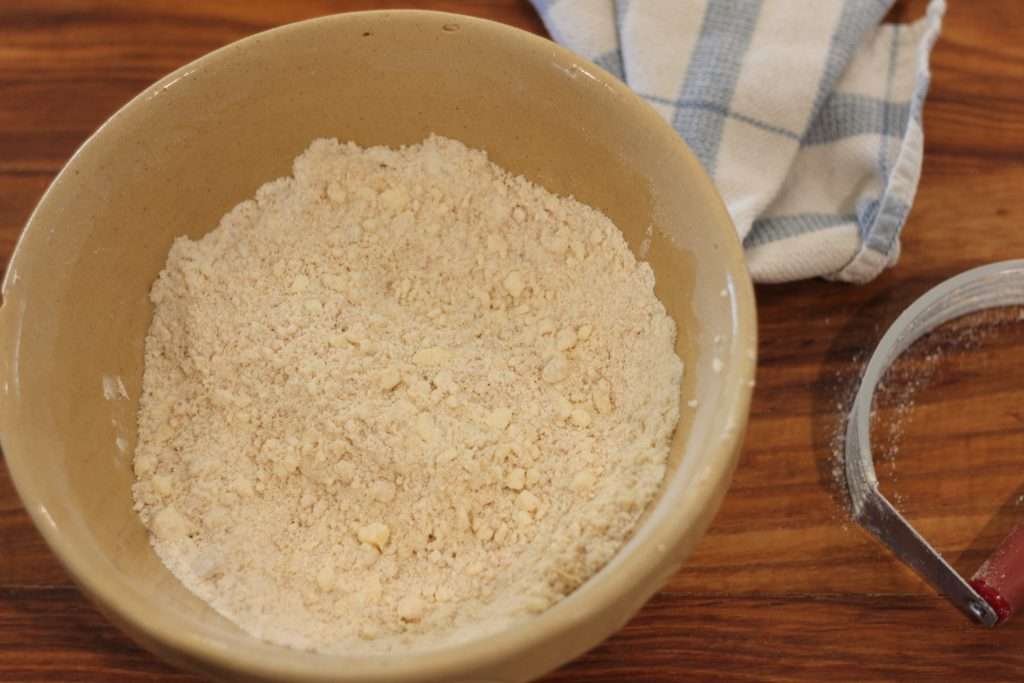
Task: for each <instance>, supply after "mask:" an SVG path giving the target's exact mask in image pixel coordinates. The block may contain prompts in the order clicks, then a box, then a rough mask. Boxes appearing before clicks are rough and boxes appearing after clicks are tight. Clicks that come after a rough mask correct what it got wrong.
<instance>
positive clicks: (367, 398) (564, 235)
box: [134, 137, 683, 654]
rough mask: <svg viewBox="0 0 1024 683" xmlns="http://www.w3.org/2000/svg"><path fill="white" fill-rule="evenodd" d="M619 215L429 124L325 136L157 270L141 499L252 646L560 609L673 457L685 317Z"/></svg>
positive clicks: (355, 642)
mask: <svg viewBox="0 0 1024 683" xmlns="http://www.w3.org/2000/svg"><path fill="white" fill-rule="evenodd" d="M653 285H654V276H653V274H652V272H651V269H650V268H649V267H648V266H647V264H645V263H639V262H637V261H636V260H635V259H634V257H633V255H632V254H631V252H630V251H629V249H628V248H627V246H626V244H625V242H624V241H623V238H622V234H621V233H620V232H619V231H618V229H617V228H616V227H615V226H614V225H613V224H612V222H611V221H610V220H608V218H606V217H605V216H604V215H602V214H601V213H599V212H598V211H596V210H594V209H592V208H589V207H587V206H584V205H583V204H580V203H579V202H577V201H575V200H573V199H569V198H564V197H556V196H554V195H552V194H550V193H548V192H546V191H545V190H543V189H541V188H540V187H538V186H536V185H532V184H531V183H529V182H528V181H526V180H525V179H523V178H521V177H514V176H512V175H510V174H508V173H506V172H505V171H503V170H501V169H500V168H498V167H497V166H495V165H494V164H492V163H491V162H489V161H488V159H487V157H486V155H485V154H484V153H483V152H480V151H475V150H471V149H468V148H466V147H465V146H464V145H462V144H461V143H458V142H456V141H453V140H449V139H445V138H441V137H431V138H429V139H427V140H426V141H424V142H423V143H422V144H419V145H414V146H411V147H406V148H402V149H399V150H392V149H385V148H380V147H376V148H372V149H361V148H359V147H357V146H355V145H353V144H341V143H339V142H337V141H335V140H317V141H315V142H314V143H313V144H312V146H311V147H310V148H309V149H308V150H307V151H306V152H305V153H304V154H302V155H301V156H300V157H299V158H298V159H296V161H295V165H294V176H293V177H289V178H282V179H279V180H275V181H273V182H270V183H267V184H266V185H264V186H263V187H261V188H260V189H259V191H258V192H257V193H256V197H255V198H254V199H252V200H249V201H245V202H243V203H241V204H239V205H238V206H237V207H235V208H234V209H233V210H232V211H231V212H230V213H228V214H227V215H226V216H225V217H224V218H223V219H222V221H221V223H220V225H219V226H218V227H217V228H216V229H215V230H214V231H212V232H211V233H209V234H208V235H206V236H205V237H203V238H202V239H200V240H198V241H192V240H189V239H187V238H184V237H182V238H180V239H178V240H177V241H176V242H175V244H174V246H173V248H172V249H171V252H170V255H169V257H168V260H167V265H166V268H165V269H164V271H163V272H162V273H160V276H159V278H158V279H157V281H156V283H155V284H154V286H153V289H152V294H151V298H152V301H153V304H154V305H155V315H154V319H153V323H152V327H151V329H150V332H149V336H148V337H147V338H146V358H145V375H144V378H143V396H142V402H141V409H140V412H139V445H138V448H137V451H136V455H135V465H134V466H135V473H136V475H137V478H138V480H137V482H136V484H135V486H134V494H135V501H136V508H137V510H138V512H139V514H140V516H141V517H142V520H143V521H144V523H145V524H146V526H147V527H148V528H149V529H150V531H151V532H152V541H153V546H154V547H155V549H156V552H157V553H158V554H159V556H160V557H161V558H162V560H163V561H164V562H165V563H166V565H167V566H168V567H169V568H170V570H171V571H172V572H173V573H174V574H175V576H177V577H178V578H179V579H180V580H181V581H182V583H184V584H185V585H186V586H187V587H188V588H189V589H190V590H192V591H193V592H194V593H195V594H196V595H198V596H199V597H201V598H202V599H203V600H205V601H206V602H208V603H209V604H211V605H212V606H213V607H214V608H215V609H216V610H217V611H219V612H220V613H221V614H223V615H224V616H225V617H227V618H228V619H230V620H232V621H234V622H235V623H237V624H238V625H239V626H240V627H242V628H243V629H244V630H246V631H247V632H249V633H251V634H252V635H254V636H256V637H259V638H263V639H265V640H267V641H270V642H274V643H278V644H282V645H287V646H292V647H296V648H302V649H310V650H319V651H324V652H344V653H348V654H359V653H371V652H386V651H389V650H391V649H395V648H402V650H403V651H409V650H410V649H423V648H429V647H433V646H437V645H441V644H447V643H452V642H456V641H460V640H465V639H468V638H472V637H476V636H479V635H482V634H485V633H489V632H492V631H494V630H497V629H500V628H502V627H504V626H507V625H509V624H510V623H514V622H516V621H520V620H523V619H527V618H528V617H529V615H530V614H532V613H537V612H540V611H542V610H544V609H546V608H547V607H549V606H550V605H552V604H554V603H555V602H557V601H558V600H560V599H561V598H563V597H564V596H566V595H567V594H568V593H570V592H571V591H572V590H573V589H575V588H576V587H577V586H579V585H580V584H581V583H582V582H583V581H585V580H586V579H587V578H588V577H590V576H591V575H592V574H594V572H596V571H597V570H598V569H600V568H601V567H602V566H603V565H604V564H605V563H606V562H607V561H608V560H609V559H610V558H611V557H612V555H613V554H614V553H615V552H616V551H617V550H618V549H619V548H620V547H621V546H622V544H623V543H624V542H625V540H626V539H627V537H628V536H629V534H630V532H631V531H632V529H633V527H634V525H635V524H636V522H637V519H638V518H639V516H640V515H641V513H642V512H643V511H644V509H645V507H646V506H647V504H648V503H649V502H650V501H651V499H652V498H653V496H654V495H655V492H656V490H657V489H658V487H659V484H660V482H661V480H662V478H663V476H664V473H665V460H666V456H667V455H668V448H669V440H670V438H671V436H672V433H673V430H674V428H675V424H676V419H677V417H678V408H679V406H678V397H679V384H680V381H681V376H682V371H683V368H682V363H681V362H680V360H679V358H678V357H677V356H676V355H675V353H674V351H673V343H674V339H675V333H676V330H675V326H674V324H673V322H672V320H671V319H670V318H669V317H668V316H667V315H666V314H665V310H664V308H663V307H662V305H661V303H659V301H658V300H657V299H656V298H655V296H654V292H653Z"/></svg>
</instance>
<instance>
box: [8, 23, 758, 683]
mask: <svg viewBox="0 0 1024 683" xmlns="http://www.w3.org/2000/svg"><path fill="white" fill-rule="evenodd" d="M431 132H434V133H438V134H441V135H446V136H449V137H452V138H456V139H458V140H461V141H463V142H465V143H466V144H468V145H470V146H471V147H478V148H482V149H485V150H486V151H487V152H488V153H489V154H490V156H491V159H492V160H493V161H495V162H496V163H498V164H499V165H501V166H503V167H505V168H507V169H510V170H511V171H514V172H515V173H521V174H524V175H525V176H527V177H528V178H530V179H532V180H533V181H535V182H537V183H540V184H541V185H543V186H545V187H546V188H547V189H549V190H551V191H553V192H556V193H559V194H570V195H573V196H575V197H577V198H578V199H580V200H581V201H583V202H586V203H588V204H591V205H593V206H595V207H597V208H599V209H601V210H602V211H604V212H605V213H606V214H607V215H608V216H610V217H611V218H612V219H613V220H614V221H615V223H616V224H617V225H618V226H619V227H620V228H621V229H622V231H623V232H624V234H625V236H626V239H627V241H628V243H629V245H630V247H631V248H632V249H633V250H634V251H635V252H636V253H637V254H638V255H639V256H640V257H642V258H644V259H646V260H647V261H649V262H650V264H651V266H652V267H653V269H654V272H655V275H656V278H657V288H656V292H657V294H658V296H659V297H660V298H661V299H662V301H663V302H664V304H665V306H666V308H667V309H668V312H669V314H670V315H672V316H673V317H674V318H675V320H676V321H677V323H678V326H679V340H678V345H677V350H678V352H679V355H680V356H681V357H682V358H683V359H684V362H685V363H686V378H685V382H684V385H683V387H682V400H683V406H684V407H683V417H682V419H681V421H680V424H679V426H678V428H677V430H676V433H675V437H674V440H673V446H672V456H671V466H670V468H669V471H668V474H667V476H666V479H665V482H664V485H663V488H662V490H661V492H660V495H659V498H658V500H657V501H656V504H654V505H653V506H652V508H651V509H650V510H649V511H648V513H647V514H646V515H645V517H644V519H643V520H642V523H641V524H640V525H639V526H638V528H637V530H636V532H635V533H634V535H633V536H632V538H631V540H630V541H629V542H628V543H627V544H626V545H625V546H624V547H623V548H622V550H621V551H620V552H619V553H618V554H617V555H616V556H615V558H614V559H613V560H612V561H611V562H610V563H609V564H608V565H607V566H605V567H604V568H603V569H602V570H601V571H600V572H599V573H598V574H596V575H595V576H594V577H592V578H591V579H590V580H588V581H587V582H586V583H585V584H584V585H583V586H582V587H580V588H579V589H578V590H577V591H576V592H574V593H573V594H572V595H570V596H569V597H567V598H566V599H565V600H564V601H562V602H561V603H559V604H557V605H556V606H554V607H553V608H551V609H550V610H548V611H546V612H544V613H543V614H541V615H538V616H536V617H535V618H532V619H531V620H530V621H528V622H526V623H523V624H522V625H520V626H516V627H513V628H510V629H508V630H506V631H504V632H501V633H498V634H495V635H492V636H488V637H484V638H480V639H478V640H475V641H472V642H469V643H466V644H463V645H460V646H458V647H456V648H447V649H438V650H433V651H428V652H425V653H422V654H394V655H389V656H386V657H376V658H374V657H338V656H326V655H318V654H313V653H309V652H300V651H295V650H289V649H285V648H281V647H276V646H274V645H269V644H266V643H263V642H260V641H257V640H256V639H254V638H252V637H250V636H248V635H246V634H245V633H243V632H242V631H241V630H240V629H239V628H237V627H236V626H234V625H233V624H231V623H229V622H228V621H227V620H225V619H224V618H222V617H220V616H219V615H217V614H216V613H214V612H213V611H212V610H211V609H210V608H208V607H207V606H206V605H205V604H204V603H202V602H201V601H200V600H198V599H197V598H196V597H194V596H193V595H192V594H191V593H189V592H188V591H187V590H186V589H185V588H184V587H182V586H181V585H180V584H179V583H178V582H177V581H176V580H175V579H174V578H173V577H172V576H171V574H170V573H169V572H168V571H167V570H166V569H165V568H164V566H163V565H162V564H161V563H160V561H159V560H158V559H157V557H156V555H155V554H154V553H153V551H152V549H151V548H150V544H149V541H148V538H147V534H146V530H145V529H144V528H143V526H142V524H141V523H140V521H139V519H138V517H137V516H136V514H135V513H134V512H133V510H132V498H131V493H130V486H131V483H132V479H133V474H132V467H131V457H132V452H133V448H134V442H135V436H136V428H135V425H136V410H137V404H138V398H139V391H140V384H141V375H142V358H143V355H142V353H143V338H144V336H145V333H146V331H147V328H148V326H149V323H150V319H151V315H152V308H151V305H150V302H149V300H148V298H147V295H148V292H149V288H150V286H151V285H152V283H153V280H154V278H155V277H156V275H157V273H158V272H159V271H160V269H161V267H162V266H163V263H164V261H165V259H166V256H167V252H168V249H169V247H170V245H171V242H172V240H173V239H174V238H175V237H176V236H178V235H182V234H186V235H189V236H191V237H193V238H197V237H199V236H200V235H202V234H203V233H205V232H207V231H208V230H211V229H212V228H213V227H215V226H216V224H217V222H218V219H219V218H220V217H221V216H222V215H223V214H224V213H225V212H226V211H227V210H228V209H230V208H231V207H232V206H234V205H235V204H237V203H238V202H240V201H242V200H243V199H246V198H248V197H250V196H251V195H252V194H253V193H254V192H255V190H256V188H258V187H259V186H260V185H261V184H262V183H264V182H266V181H267V180H270V179H273V178H276V177H279V176H282V175H287V174H288V173H289V172H290V162H291V160H292V159H293V158H294V157H295V156H296V155H297V154H299V153H300V152H302V151H303V150H304V149H305V148H306V147H307V146H308V144H309V143H310V141H312V140H313V139H314V138H317V137H324V136H327V137H338V138H340V139H343V140H353V141H355V142H357V143H359V144H361V145H381V144H384V145H401V144H407V143H415V142H418V141H420V140H422V139H423V138H424V137H425V136H427V135H428V134H429V133H431ZM716 340H717V342H716ZM755 346H756V341H755V310H754V299H753V294H752V289H751V284H750V280H749V278H748V276H747V272H746V268H745V266H744V261H743V253H742V249H741V246H740V244H739V242H738V240H737V237H736V233H735V231H734V228H733V225H732V223H731V222H730V220H729V217H728V215H727V214H726V211H725V209H724V208H723V205H722V202H721V200H720V198H719V196H718V195H717V194H716V192H715V190H714V188H713V187H712V185H711V183H710V181H709V180H708V177H707V176H706V175H705V173H704V171H703V170H702V169H701V167H700V165H699V164H698V162H697V161H696V159H695V158H694V156H693V155H692V154H691V153H690V152H689V151H688V149H687V148H686V146H685V145H684V144H683V142H681V140H680V139H679V137H678V136H677V135H676V134H675V133H674V132H673V131H672V129H671V128H670V127H669V126H668V125H667V124H666V123H665V122H664V121H663V120H662V119H661V118H660V117H659V115H658V114H657V113H656V112H655V111H654V110H653V109H651V108H650V107H649V106H648V105H647V104H645V103H644V102H643V101H642V100H641V99H640V98H639V97H637V96H636V95H634V94H633V93H632V92H630V91H629V90H628V89H627V88H626V87H625V86H624V85H623V84H621V83H620V82H619V81H617V80H616V79H615V78H614V77H612V76H610V75H609V74H607V73H605V72H603V71H601V70H600V69H598V68H597V67H595V66H594V65H593V64H591V63H589V62H587V61H586V60H583V59H582V58H579V57H576V56H574V55H573V54H571V53H569V52H567V51H566V50H563V49H561V48H559V47H557V46H556V45H554V44H553V43H551V42H549V41H547V40H544V39H542V38H539V37H536V36H533V35H530V34H528V33H525V32H522V31H519V30H516V29H513V28H509V27H507V26H503V25H500V24H496V23H492V22H488V21H482V20H478V19H472V18H468V17H463V16H457V15H450V14H439V13H430V12H415V11H402V12H368V13H354V14H344V15H338V16H329V17H324V18H320V19H314V20H311V21H306V22H302V23H298V24H292V25H288V26H283V27H281V28H278V29H275V30H272V31H268V32H266V33H261V34H259V35H255V36H252V37H250V38H247V39H245V40H241V41H239V42H237V43H234V44H232V45H229V46H227V47H225V48H223V49H221V50H217V51H216V52H213V53H211V54H209V55H207V56H205V57H203V58H201V59H199V60H197V61H195V62H193V63H191V64H189V65H187V66H185V67H182V68H181V69H178V70H177V71H175V72H174V73H172V74H170V75H169V76H167V77H166V78H164V79H163V80H161V81H160V82H158V83H156V84H155V85H154V86H152V87H151V88H149V89H148V90H146V91H145V92H144V93H142V94H141V95H139V96H138V97H136V98H135V99H134V100H132V101H131V102H130V103H129V104H128V105H126V106H125V107H124V108H123V109H122V110H121V111H119V112H118V113H117V114H115V115H114V116H113V117H112V118H111V119H110V120H109V121H108V122H107V123H106V124H104V125H103V126H102V127H101V128H100V129H99V130H98V131H97V132H96V133H95V134H94V135H93V136H92V137H91V138H89V140H88V141H87V142H86V143H85V144H84V145H83V146H82V148H81V149H80V150H78V152H77V153H76V154H75V155H74V157H72V159H71V160H70V161H69V162H68V164H67V166H66V167H65V168H64V169H63V171H62V172H61V173H60V175H59V176H58V177H57V178H56V180H54V182H53V184H52V185H51V187H50V188H49V190H48V191H47V192H46V194H45V196H44V197H43V199H42V200H41V201H40V203H39V206H38V207H37V208H36V210H35V212H34V213H33V214H32V217H31V218H30V220H29V222H28V225H27V226H26V228H25V231H24V234H23V235H22V237H21V240H20V241H19V243H18V245H17V248H16V251H15V254H14V257H13V259H12V261H11V263H10V265H9V267H8V271H7V276H6V279H5V281H4V284H3V307H2V309H0V439H2V444H3V449H4V453H5V455H6V459H7V464H8V466H9V468H10V471H11V474H12V477H13V479H14V482H15V485H16V486H17V489H18V492H19V493H20V495H21V497H22V500H23V501H24V504H25V507H26V508H27V509H28V511H29V513H30V514H31V516H32V519H33V520H34V522H35V524H36V526H37V527H38V528H39V531H40V532H41V533H42V535H43V536H44V538H45V539H46V541H47V543H48V544H49V545H50V547H51V548H52V549H53V552H54V553H55V554H56V555H57V556H58V557H59V558H60V560H61V562H62V563H63V564H64V566H65V567H66V568H67V570H68V572H69V573H70V575H71V576H72V577H73V578H74V579H75V581H76V582H77V583H78V584H79V585H80V586H81V588H82V590H83V591H84V592H85V593H86V594H87V595H88V596H90V597H91V598H92V600H93V601H94V602H95V603H96V605H97V606H98V607H99V608H100V609H101V610H102V611H103V612H104V613H105V614H106V615H108V616H109V618H110V619H111V620H113V621H114V622H116V623H117V624H119V625H120V626H121V627H122V628H123V629H124V630H125V631H127V632H128V633H129V634H130V635H131V636H132V637H133V638H135V639H136V640H137V641H138V642H140V643H141V644H142V645H144V646H145V647H147V648H149V649H150V650H152V651H153V652H155V653H156V654H158V655H159V656H161V657H163V658H165V659H166V660H169V661H171V662H174V663H177V664H178V665H180V666H183V667H186V668H188V669H192V670H195V671H200V672H204V673H206V674H207V675H210V676H212V677H215V678H218V679H224V680H258V681H270V680H274V681H303V682H307V681H323V682H327V681H331V682H332V683H337V682H338V681H362V682H364V683H366V682H369V681H391V682H395V681H466V682H469V681H476V682H480V681H525V680H529V679H533V678H536V677H537V676H540V675H542V674H543V673H545V672H547V671H550V670H551V669H554V668H555V667H558V666H559V665H561V664H564V663H565V662H567V661H568V660H570V659H572V658H574V657H576V656H578V655H580V654H581V653H583V652H584V651H586V650H587V649H589V648H591V647H593V646H594V645H596V644H597V643H599V642H600V641H601V640H603V639H604V638H606V637H607V636H609V635H610V634H612V633H614V632H615V631H616V630H618V629H619V628H620V627H621V626H622V625H623V624H625V623H626V621H627V620H628V619H629V618H630V617H631V616H632V615H633V614H634V613H635V612H636V611H637V610H638V609H639V608H640V606H641V605H643V603H644V602H645V601H646V600H647V599H648V598H649V597H650V596H651V595H652V594H653V593H654V592H655V591H656V590H657V589H658V588H659V587H660V586H661V585H662V584H663V583H664V581H666V579H667V578H668V577H669V576H671V575H672V574H673V573H674V572H675V571H677V569H678V568H679V566H680V565H681V564H682V562H683V560H684V559H685V558H686V556H687V555H688V554H689V553H690V551H691V550H692V549H693V547H694V545H695V544H696V543H697V540H698V539H699V538H700V537H701V535H702V534H703V533H704V531H705V529H706V527H707V526H708V523H709V522H710V520H711V518H712V516H713V515H714V513H715V511H716V510H717V508H718V505H719V502H720V500H721V498H722V496H723V494H724V493H725V490H726V488H727V486H728V483H729V480H730V476H731V474H732V470H733V467H734V465H735V462H736V459H737V455H738V452H739V448H740V442H741V437H742V434H743V432H744V427H745V424H746V419H747V410H748V404H749V399H750V393H751V389H750V386H751V385H752V381H751V380H752V379H753V375H754V366H755V362H754V349H755ZM122 386H123V389H124V391H123V392H122V391H121V387H122ZM694 399H695V400H697V401H698V403H697V407H696V408H695V409H691V408H689V407H686V402H687V401H690V400H694ZM14 552H17V550H16V549H15V551H14Z"/></svg>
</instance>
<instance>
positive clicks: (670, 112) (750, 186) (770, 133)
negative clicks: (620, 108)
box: [532, 0, 945, 282]
mask: <svg viewBox="0 0 1024 683" xmlns="http://www.w3.org/2000/svg"><path fill="white" fill-rule="evenodd" d="M532 1H533V3H534V5H535V6H536V7H537V10H538V11H539V12H540V14H541V17H542V18H543V20H544V23H545V25H546V26H547V28H548V31H549V32H550V33H551V35H552V37H554V39H555V40H557V41H558V42H560V43H563V44H564V45H566V46H567V47H569V48H570V49H572V50H575V51H576V52H578V53H580V54H582V55H583V56H585V57H587V58H588V59H591V60H593V61H594V62H596V63H597V64H598V65H600V66H602V67H604V68H605V69H607V70H608V71H610V72H611V73H613V74H615V75H616V76H618V77H619V78H621V79H622V80H624V81H625V82H626V83H628V84H629V85H630V87H632V88H633V90H635V91H636V92H637V93H639V94H640V95H641V96H642V97H644V98H645V99H646V100H647V101H648V102H650V103H651V105H653V106H654V108H655V109H657V110H658V112H660V113H661V115H662V116H664V117H665V119H667V120H668V121H669V122H670V123H671V124H672V125H673V126H674V127H675V129H676V130H677V131H679V134H680V135H681V136H682V137H683V139H685V140H686V142H687V143H689V145H690V147H691V148H692V149H693V151H694V152H695V153H696V154H697V156H698V157H699V158H700V160H701V161H702V162H703V164H704V167H705V168H706V169H707V170H708V172H709V173H710V174H711V175H712V177H713V178H714V180H715V183H716V185H717V186H718V189H719V191H720V192H721V194H722V196H723V197H724V199H725V203H726V205H727V206H728V208H729V212H730V213H731V214H732V218H733V221H734V222H735V223H736V228H737V230H738V231H739V233H740V237H741V238H742V239H743V244H744V247H745V248H746V253H747V262H748V264H749V267H750V272H751V274H752V275H753V277H754V279H755V280H757V281H759V282H784V281H787V280H797V279H801V278H807V277H813V276H825V277H828V278H832V279H836V280H844V281H848V282H866V281H868V280H870V279H872V278H873V277H875V276H876V275H878V274H879V273H880V272H882V271H883V270H884V269H885V268H886V267H887V266H890V265H892V264H894V263H895V262H896V260H897V259H898V258H899V252H900V240H899V236H900V230H901V229H902V227H903V224H904V222H905V220H906V218H907V213H908V212H909V210H910V205H911V203H912V202H913V199H914V194H915V192H916V190H917V182H918V178H919V177H920V173H921V154H922V149H923V146H924V138H923V133H922V130H921V109H922V106H923V104H924V97H925V92H926V91H927V89H928V76H929V74H928V56H929V54H930V52H931V48H932V45H933V44H934V43H935V39H936V38H937V37H938V34H939V29H940V26H941V23H942V15H943V13H944V12H945V2H944V0H932V1H931V3H930V4H929V7H928V11H927V15H926V16H925V17H924V18H923V19H921V20H920V21H918V22H916V23H914V24H909V25H894V24H882V23H881V22H882V19H883V18H884V17H885V15H886V13H887V12H888V10H889V8H890V7H891V6H892V5H893V2H894V0H813V1H809V0H532Z"/></svg>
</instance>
